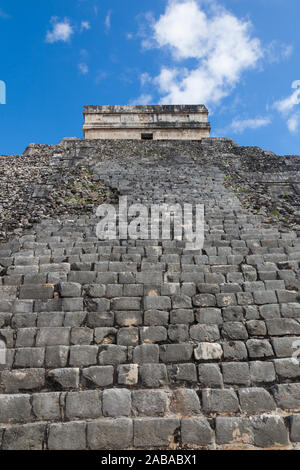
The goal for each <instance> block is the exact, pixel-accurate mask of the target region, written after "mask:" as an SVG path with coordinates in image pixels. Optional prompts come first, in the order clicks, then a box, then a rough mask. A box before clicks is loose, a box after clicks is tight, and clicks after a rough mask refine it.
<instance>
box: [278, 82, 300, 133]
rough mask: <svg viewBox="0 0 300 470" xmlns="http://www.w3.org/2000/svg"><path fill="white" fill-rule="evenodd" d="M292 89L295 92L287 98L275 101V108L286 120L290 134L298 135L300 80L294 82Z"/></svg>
mask: <svg viewBox="0 0 300 470" xmlns="http://www.w3.org/2000/svg"><path fill="white" fill-rule="evenodd" d="M291 88H292V90H294V91H293V92H292V93H291V94H290V95H289V96H287V97H286V98H283V99H282V100H278V101H275V103H274V104H273V108H275V109H276V110H277V111H278V112H279V113H280V114H281V115H282V117H283V118H284V119H286V124H287V127H288V130H289V131H290V133H291V134H296V133H297V131H298V128H299V123H300V111H299V109H298V105H299V104H300V80H294V81H293V83H292V86H291Z"/></svg>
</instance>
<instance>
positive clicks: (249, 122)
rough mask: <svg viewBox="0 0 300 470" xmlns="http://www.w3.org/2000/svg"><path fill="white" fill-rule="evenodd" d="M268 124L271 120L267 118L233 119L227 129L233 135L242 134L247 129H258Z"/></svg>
mask: <svg viewBox="0 0 300 470" xmlns="http://www.w3.org/2000/svg"><path fill="white" fill-rule="evenodd" d="M269 124H271V118H270V117H269V116H266V117H256V118H254V119H234V120H233V121H232V123H231V124H230V126H229V128H230V129H231V130H232V132H233V133H234V134H242V133H243V132H244V131H245V130H247V129H252V130H254V129H259V128H260V127H266V126H268V125H269Z"/></svg>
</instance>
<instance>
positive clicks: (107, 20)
mask: <svg viewBox="0 0 300 470" xmlns="http://www.w3.org/2000/svg"><path fill="white" fill-rule="evenodd" d="M104 24H105V29H106V31H109V30H110V28H111V11H110V10H109V11H108V13H107V15H106V17H105V22H104Z"/></svg>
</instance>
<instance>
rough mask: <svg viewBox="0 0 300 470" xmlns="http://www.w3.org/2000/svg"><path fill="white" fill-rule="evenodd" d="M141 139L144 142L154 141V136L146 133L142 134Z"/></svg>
mask: <svg viewBox="0 0 300 470" xmlns="http://www.w3.org/2000/svg"><path fill="white" fill-rule="evenodd" d="M141 139H142V140H153V134H150V132H147V133H146V132H145V133H142V134H141Z"/></svg>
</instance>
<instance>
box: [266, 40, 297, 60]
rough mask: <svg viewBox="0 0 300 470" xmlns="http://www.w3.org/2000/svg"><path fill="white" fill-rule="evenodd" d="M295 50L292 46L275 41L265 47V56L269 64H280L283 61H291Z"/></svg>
mask: <svg viewBox="0 0 300 470" xmlns="http://www.w3.org/2000/svg"><path fill="white" fill-rule="evenodd" d="M293 50H294V48H293V46H291V45H290V44H285V43H283V42H281V41H276V40H274V41H272V42H270V44H268V45H267V46H266V47H265V50H264V56H265V59H266V60H267V61H268V62H269V63H271V64H272V63H278V62H280V61H282V60H286V59H289V58H290V57H291V55H292V53H293Z"/></svg>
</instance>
